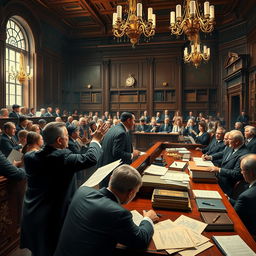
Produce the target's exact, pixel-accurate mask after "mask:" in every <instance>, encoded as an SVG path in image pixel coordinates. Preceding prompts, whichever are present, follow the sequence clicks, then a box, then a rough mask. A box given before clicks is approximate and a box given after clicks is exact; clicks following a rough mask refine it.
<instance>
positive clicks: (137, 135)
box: [132, 132, 179, 151]
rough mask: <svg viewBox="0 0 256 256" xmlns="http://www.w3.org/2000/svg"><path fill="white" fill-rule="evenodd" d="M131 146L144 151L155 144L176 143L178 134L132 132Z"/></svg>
mask: <svg viewBox="0 0 256 256" xmlns="http://www.w3.org/2000/svg"><path fill="white" fill-rule="evenodd" d="M132 139H133V146H134V147H135V148H136V149H138V150H140V151H146V150H148V148H150V147H151V146H153V145H154V144H155V143H156V142H158V141H161V142H178V140H179V134H178V133H166V132H134V133H133V134H132Z"/></svg>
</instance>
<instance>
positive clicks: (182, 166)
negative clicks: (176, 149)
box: [169, 161, 187, 171]
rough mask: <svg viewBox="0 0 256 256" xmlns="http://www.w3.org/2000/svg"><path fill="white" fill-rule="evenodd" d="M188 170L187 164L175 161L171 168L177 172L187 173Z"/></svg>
mask: <svg viewBox="0 0 256 256" xmlns="http://www.w3.org/2000/svg"><path fill="white" fill-rule="evenodd" d="M186 168H187V162H178V161H174V162H173V163H172V164H171V165H170V166H169V169H170V170H175V171H185V170H186Z"/></svg>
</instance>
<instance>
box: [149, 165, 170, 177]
mask: <svg viewBox="0 0 256 256" xmlns="http://www.w3.org/2000/svg"><path fill="white" fill-rule="evenodd" d="M167 171H168V169H167V168H166V167H163V166H159V165H155V164H151V165H150V166H149V167H148V168H147V169H146V170H145V171H144V173H146V174H151V175H159V176H162V175H165V174H166V172H167Z"/></svg>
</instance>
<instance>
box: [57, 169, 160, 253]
mask: <svg viewBox="0 0 256 256" xmlns="http://www.w3.org/2000/svg"><path fill="white" fill-rule="evenodd" d="M141 183H142V181H141V176H140V174H139V173H138V171H137V170H136V169H134V168H133V167H131V166H129V165H121V166H119V167H118V168H117V169H115V170H114V171H113V174H112V176H111V178H110V181H109V186H108V188H102V189H101V190H95V189H93V188H89V187H86V186H81V187H80V188H79V189H78V191H77V192H76V194H75V196H74V197H73V200H72V202H71V204H70V206H69V211H68V214H67V216H66V219H65V223H64V225H63V228H62V231H61V235H60V239H59V243H58V246H57V249H56V251H55V254H54V256H63V255H65V256H84V255H86V256H94V255H108V256H110V255H113V250H114V248H115V246H116V244H117V243H121V244H124V245H127V246H130V247H135V248H140V249H143V248H146V247H147V246H148V244H149V242H150V240H151V237H152V235H153V231H154V229H153V222H152V221H156V220H158V217H157V215H156V213H155V212H154V211H153V210H150V211H148V212H146V211H144V212H143V215H144V219H143V220H142V221H141V223H140V225H139V226H137V225H136V224H134V222H133V220H132V214H131V213H130V212H129V211H128V210H126V209H125V208H123V207H122V206H121V204H126V203H129V202H130V201H131V200H132V199H133V198H134V197H135V195H136V193H137V192H138V190H139V189H140V186H141Z"/></svg>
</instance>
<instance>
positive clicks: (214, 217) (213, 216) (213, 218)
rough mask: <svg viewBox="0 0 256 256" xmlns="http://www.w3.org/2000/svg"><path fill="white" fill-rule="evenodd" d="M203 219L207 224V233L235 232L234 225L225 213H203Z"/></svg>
mask: <svg viewBox="0 0 256 256" xmlns="http://www.w3.org/2000/svg"><path fill="white" fill-rule="evenodd" d="M201 217H202V220H203V221H204V222H205V223H206V224H207V227H206V229H205V230H206V231H233V230H234V223H233V222H232V220H231V219H230V218H229V217H228V214H227V213H225V212H201Z"/></svg>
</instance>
